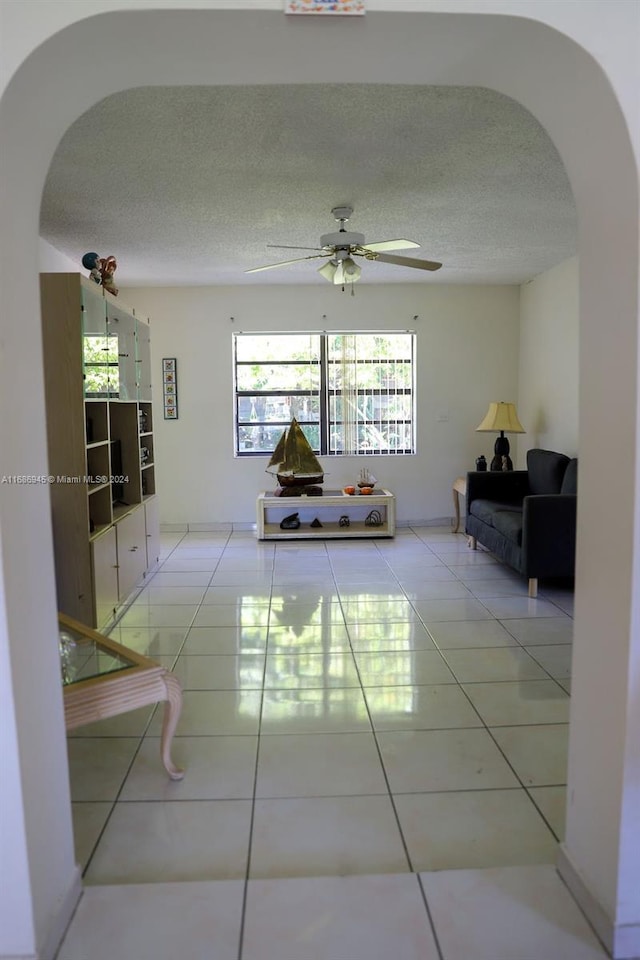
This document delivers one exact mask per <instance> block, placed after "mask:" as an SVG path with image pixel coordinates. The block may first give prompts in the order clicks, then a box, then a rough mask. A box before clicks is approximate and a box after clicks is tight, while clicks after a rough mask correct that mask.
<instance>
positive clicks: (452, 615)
mask: <svg viewBox="0 0 640 960" xmlns="http://www.w3.org/2000/svg"><path fill="white" fill-rule="evenodd" d="M415 606H416V609H418V610H419V613H420V617H421V619H422V620H423V622H424V623H425V624H426V625H427V628H428V627H429V625H430V623H437V622H438V621H442V620H490V619H491V617H492V614H491V613H489V611H488V610H487V608H486V607H484V606H483V605H482V604H481V603H480V601H479V600H420V601H417V602H416V604H415Z"/></svg>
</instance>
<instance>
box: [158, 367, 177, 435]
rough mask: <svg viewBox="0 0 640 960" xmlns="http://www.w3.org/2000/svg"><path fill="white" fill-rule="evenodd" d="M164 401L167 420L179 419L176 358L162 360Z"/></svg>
mask: <svg viewBox="0 0 640 960" xmlns="http://www.w3.org/2000/svg"><path fill="white" fill-rule="evenodd" d="M162 400H163V404H164V418H165V420H177V419H178V372H177V363H176V358H175V357H163V359H162Z"/></svg>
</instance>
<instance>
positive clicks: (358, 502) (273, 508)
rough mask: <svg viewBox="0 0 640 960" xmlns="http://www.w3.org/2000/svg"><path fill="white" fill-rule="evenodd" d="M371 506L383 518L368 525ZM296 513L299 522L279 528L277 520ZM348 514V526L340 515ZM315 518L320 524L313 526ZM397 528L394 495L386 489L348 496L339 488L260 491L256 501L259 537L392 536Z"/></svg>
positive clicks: (283, 538)
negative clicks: (315, 493)
mask: <svg viewBox="0 0 640 960" xmlns="http://www.w3.org/2000/svg"><path fill="white" fill-rule="evenodd" d="M372 510H377V511H378V513H379V514H380V516H381V518H382V523H381V524H380V526H370V525H369V524H367V523H365V519H366V517H367V516H368V514H369V513H370V512H371V511H372ZM292 513H297V514H298V515H299V518H300V526H299V527H298V528H297V529H296V530H282V529H281V528H280V521H281V520H284V518H285V517H288V516H289V515H290V514H292ZM343 516H346V517H348V518H349V525H348V526H340V517H343ZM316 518H317V519H318V520H319V521H320V523H321V524H322V526H321V527H312V526H311V523H312V521H313V520H315V519H316ZM395 532H396V498H395V497H394V495H393V494H392V493H390V491H389V490H382V489H380V490H376V491H375V493H372V494H361V493H355V494H353V495H352V496H349V495H348V494H346V493H343V492H342V490H325V491H324V493H323V494H322V496H321V497H277V496H275V492H274V491H273V490H271V491H263V492H262V493H260V494H258V499H257V501H256V535H257V537H258V540H300V539H311V538H313V539H320V540H327V539H332V538H333V539H337V538H338V537H393V536H395Z"/></svg>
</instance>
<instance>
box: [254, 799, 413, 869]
mask: <svg viewBox="0 0 640 960" xmlns="http://www.w3.org/2000/svg"><path fill="white" fill-rule="evenodd" d="M408 869H409V865H408V863H407V858H406V855H405V852H404V848H403V845H402V840H401V837H400V831H399V830H398V824H397V822H396V818H395V816H394V813H393V807H392V806H391V801H390V799H389V797H382V796H380V797H313V798H310V799H295V800H291V799H289V800H256V802H255V813H254V824H253V841H252V845H251V863H250V874H249V875H250V877H251V878H253V879H255V878H262V879H264V878H266V877H309V876H334V875H338V876H343V875H347V874H357V873H404V872H406V871H408Z"/></svg>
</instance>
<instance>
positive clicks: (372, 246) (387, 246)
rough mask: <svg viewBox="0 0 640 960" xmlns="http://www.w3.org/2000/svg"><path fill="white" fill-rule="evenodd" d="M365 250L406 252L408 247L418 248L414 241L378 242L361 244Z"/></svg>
mask: <svg viewBox="0 0 640 960" xmlns="http://www.w3.org/2000/svg"><path fill="white" fill-rule="evenodd" d="M362 246H363V247H364V249H365V250H408V249H409V247H419V246H420V244H419V243H416V242H415V240H378V241H376V243H363V245H362Z"/></svg>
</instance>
